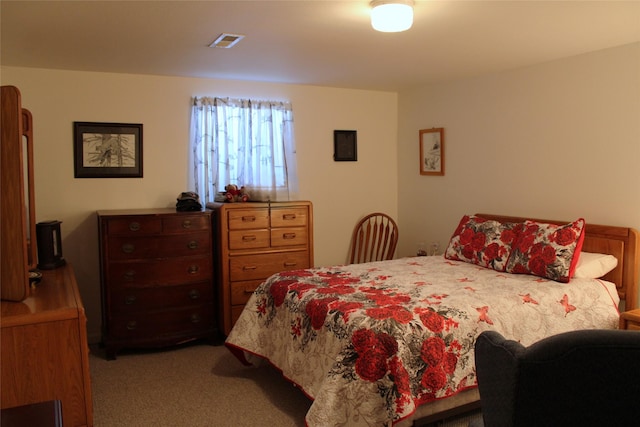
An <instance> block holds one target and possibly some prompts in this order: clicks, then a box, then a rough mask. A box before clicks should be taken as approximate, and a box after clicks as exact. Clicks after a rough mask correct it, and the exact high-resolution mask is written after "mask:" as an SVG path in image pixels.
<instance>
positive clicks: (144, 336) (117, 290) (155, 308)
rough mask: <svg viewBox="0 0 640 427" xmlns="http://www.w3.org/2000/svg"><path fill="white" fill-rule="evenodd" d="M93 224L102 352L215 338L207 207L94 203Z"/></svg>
mask: <svg viewBox="0 0 640 427" xmlns="http://www.w3.org/2000/svg"><path fill="white" fill-rule="evenodd" d="M98 226H99V236H100V273H101V292H102V344H103V345H104V347H105V351H106V355H107V358H109V359H113V358H115V356H116V352H117V351H118V350H120V349H122V348H127V347H161V346H165V345H172V344H179V343H182V342H186V341H188V340H192V339H197V338H211V339H212V340H213V339H215V338H216V336H217V334H218V327H217V319H216V317H217V315H216V307H217V303H216V291H215V289H214V278H213V254H212V246H213V245H212V224H211V212H210V211H204V212H176V210H175V209H136V210H108V211H98Z"/></svg>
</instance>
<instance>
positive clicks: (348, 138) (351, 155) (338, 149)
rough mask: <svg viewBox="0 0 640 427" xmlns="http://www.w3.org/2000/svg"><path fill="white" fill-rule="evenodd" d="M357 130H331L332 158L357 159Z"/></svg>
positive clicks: (352, 160) (345, 160) (339, 159)
mask: <svg viewBox="0 0 640 427" xmlns="http://www.w3.org/2000/svg"><path fill="white" fill-rule="evenodd" d="M356 137H357V131H355V130H334V131H333V160H334V161H336V162H355V161H357V160H358V143H357V138H356Z"/></svg>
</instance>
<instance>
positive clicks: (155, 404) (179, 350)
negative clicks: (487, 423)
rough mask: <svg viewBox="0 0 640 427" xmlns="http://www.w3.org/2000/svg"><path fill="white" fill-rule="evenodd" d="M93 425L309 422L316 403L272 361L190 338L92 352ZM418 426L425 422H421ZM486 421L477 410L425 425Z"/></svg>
mask: <svg viewBox="0 0 640 427" xmlns="http://www.w3.org/2000/svg"><path fill="white" fill-rule="evenodd" d="M89 365H90V369H91V387H92V392H93V419H94V426H95V427H182V426H188V427H249V426H250V427H262V426H265V427H266V426H278V427H304V426H305V423H304V416H305V414H306V413H307V411H308V410H309V406H311V400H310V399H308V398H307V397H306V396H305V395H304V394H303V393H302V392H301V391H300V390H299V389H297V388H296V387H294V386H293V385H292V384H291V383H290V382H288V381H287V380H285V379H284V378H283V377H282V375H281V374H280V372H279V371H277V370H276V369H275V368H273V367H272V366H270V365H269V364H267V363H266V362H265V363H263V364H262V365H260V366H255V367H246V366H243V365H242V364H241V363H240V362H239V361H238V360H237V359H236V358H235V357H234V356H233V355H232V354H231V353H230V352H229V351H228V350H227V349H226V348H225V347H224V346H211V345H209V344H205V343H192V344H188V345H184V346H179V347H172V348H168V349H164V350H153V351H125V352H122V353H120V354H118V357H117V359H116V360H109V361H107V360H106V359H105V356H104V352H103V351H102V350H101V349H100V348H99V347H97V346H92V347H91V354H90V356H89ZM418 425H422V424H419V423H418ZM470 425H479V426H482V418H481V415H480V413H479V411H476V412H474V413H472V414H468V415H465V416H462V417H458V418H454V419H449V420H446V421H443V422H436V423H432V424H426V425H423V427H427V426H428V427H435V426H437V427H444V426H446V427H467V426H470Z"/></svg>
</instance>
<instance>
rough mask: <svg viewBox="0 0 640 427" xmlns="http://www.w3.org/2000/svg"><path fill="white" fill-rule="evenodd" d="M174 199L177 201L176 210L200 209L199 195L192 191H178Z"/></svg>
mask: <svg viewBox="0 0 640 427" xmlns="http://www.w3.org/2000/svg"><path fill="white" fill-rule="evenodd" d="M176 200H178V202H177V203H176V210H177V211H178V212H189V211H201V210H202V204H200V196H198V195H197V194H196V193H194V192H193V191H187V192H184V193H180V195H179V196H178V198H177V199H176Z"/></svg>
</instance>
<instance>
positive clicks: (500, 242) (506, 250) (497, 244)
mask: <svg viewBox="0 0 640 427" xmlns="http://www.w3.org/2000/svg"><path fill="white" fill-rule="evenodd" d="M521 227H522V224H521V223H513V222H504V223H502V222H499V221H494V220H489V219H486V218H482V217H479V216H475V215H472V216H469V215H465V216H463V217H462V219H461V220H460V224H458V228H456V231H455V232H454V233H453V236H451V240H450V241H449V246H448V247H447V250H446V251H445V254H444V256H445V258H447V259H452V260H457V261H465V262H469V263H472V264H477V265H480V266H482V267H486V268H492V269H494V270H497V271H505V268H506V266H507V261H508V259H509V255H510V253H511V245H512V244H513V243H514V242H515V241H516V239H517V237H518V234H519V231H520V229H521Z"/></svg>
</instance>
